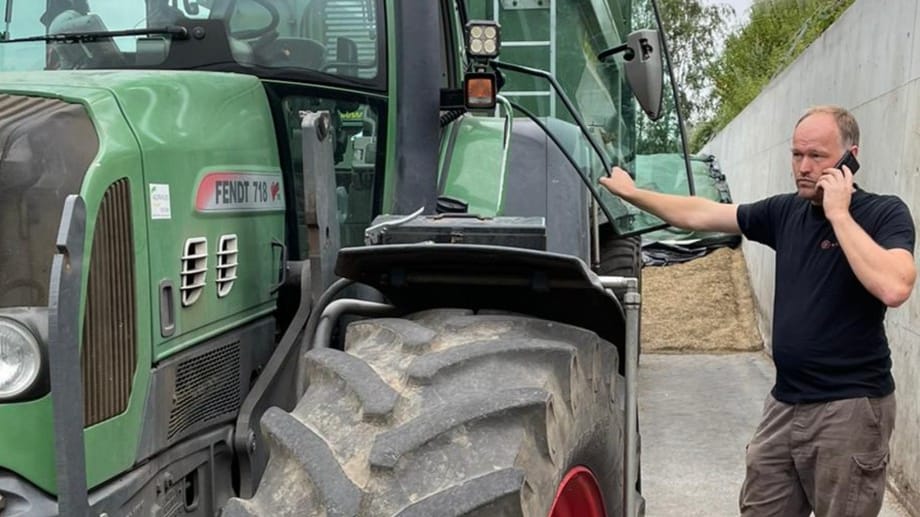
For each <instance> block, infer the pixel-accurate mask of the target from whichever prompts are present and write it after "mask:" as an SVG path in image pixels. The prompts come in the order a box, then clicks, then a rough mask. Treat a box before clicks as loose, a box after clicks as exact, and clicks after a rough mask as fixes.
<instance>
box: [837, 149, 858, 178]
mask: <svg viewBox="0 0 920 517" xmlns="http://www.w3.org/2000/svg"><path fill="white" fill-rule="evenodd" d="M844 165H846V166H847V167H849V168H850V172H851V173H853V174H856V171H858V170H859V162H858V161H856V157H855V156H853V153H851V152H850V150H849V149H847V152H845V153H843V156H842V157H841V158H840V161H839V162H837V165H834V168H835V169H840V170H843V166H844Z"/></svg>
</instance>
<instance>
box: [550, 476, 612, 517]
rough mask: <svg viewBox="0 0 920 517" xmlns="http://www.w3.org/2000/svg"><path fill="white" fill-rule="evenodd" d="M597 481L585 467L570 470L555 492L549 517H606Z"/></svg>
mask: <svg viewBox="0 0 920 517" xmlns="http://www.w3.org/2000/svg"><path fill="white" fill-rule="evenodd" d="M606 515H607V512H606V511H604V499H603V497H602V496H601V491H600V488H598V486H597V479H596V478H595V477H594V474H592V473H591V471H590V470H588V469H587V468H585V467H581V466H579V467H575V468H573V469H572V470H570V471H569V472H568V473H567V474H566V475H565V477H563V478H562V482H561V483H559V490H558V491H557V492H556V499H555V500H554V501H553V508H552V510H550V511H549V517H606Z"/></svg>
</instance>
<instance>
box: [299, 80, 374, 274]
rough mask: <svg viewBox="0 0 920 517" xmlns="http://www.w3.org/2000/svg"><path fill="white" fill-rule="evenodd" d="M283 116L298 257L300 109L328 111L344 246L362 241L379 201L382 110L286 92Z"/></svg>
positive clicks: (303, 250)
mask: <svg viewBox="0 0 920 517" xmlns="http://www.w3.org/2000/svg"><path fill="white" fill-rule="evenodd" d="M282 107H283V110H284V116H285V119H286V121H287V124H286V125H287V128H288V130H287V135H286V136H287V137H288V140H289V145H290V149H291V150H292V151H293V153H292V156H291V163H290V164H289V165H288V167H289V170H291V171H293V172H294V174H293V178H294V185H293V188H294V194H295V202H296V205H297V224H298V225H299V230H298V234H299V237H300V238H299V241H300V249H299V250H297V252H298V253H299V257H300V258H304V257H306V256H307V254H308V252H309V249H308V246H307V241H306V235H307V228H306V226H305V225H304V224H305V223H304V221H305V218H304V210H305V202H304V191H303V183H304V179H303V174H302V172H301V171H303V157H302V156H301V155H300V150H301V148H302V147H301V141H300V139H301V131H300V112H301V111H328V112H329V113H330V114H331V115H332V125H333V128H334V129H335V136H334V138H335V142H334V144H333V145H334V148H335V151H334V153H335V154H334V157H333V159H334V161H335V176H336V202H337V216H338V221H339V230H340V233H341V242H342V246H360V245H363V244H364V229H365V228H367V227H368V226H369V225H370V222H371V220H372V219H373V218H374V216H375V215H377V214H376V213H375V210H376V208H375V207H376V206H377V205H378V204H379V202H378V200H377V198H378V197H379V193H378V187H379V186H380V185H381V181H380V180H381V179H382V178H381V177H380V175H378V172H379V169H378V166H382V164H383V159H382V156H383V155H382V153H384V152H385V147H384V145H383V142H380V141H378V139H379V137H380V130H381V129H382V128H381V127H380V122H381V120H380V115H379V113H380V112H379V110H378V108H377V107H375V106H372V105H370V104H366V103H362V102H355V101H349V100H342V99H329V98H321V97H308V96H302V95H289V96H286V97H284V99H283V101H282ZM381 174H382V173H381Z"/></svg>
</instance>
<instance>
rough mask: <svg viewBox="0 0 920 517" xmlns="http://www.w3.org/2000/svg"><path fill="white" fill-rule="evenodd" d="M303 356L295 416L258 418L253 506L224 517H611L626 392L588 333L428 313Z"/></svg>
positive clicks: (613, 360) (365, 326) (350, 333)
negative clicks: (264, 445) (264, 455)
mask: <svg viewBox="0 0 920 517" xmlns="http://www.w3.org/2000/svg"><path fill="white" fill-rule="evenodd" d="M306 357H307V359H308V363H309V368H308V377H309V388H308V389H307V391H306V393H305V394H304V396H303V398H302V399H301V400H300V402H299V403H298V404H297V407H296V408H295V409H294V410H293V411H292V412H291V413H286V412H284V411H281V410H279V409H277V408H272V409H270V410H269V411H268V412H266V414H265V416H264V418H263V420H262V428H263V430H264V432H265V433H266V437H267V441H268V443H269V444H270V447H271V451H270V459H269V462H268V466H267V468H266V471H265V474H264V476H263V477H262V481H261V484H260V486H259V488H258V490H257V492H256V495H255V497H254V498H252V499H250V500H240V499H234V500H231V501H230V503H229V504H228V506H227V507H226V508H225V509H224V513H223V515H224V516H241V515H246V516H249V515H276V516H281V515H305V516H310V515H326V516H330V517H331V516H355V515H361V516H387V517H389V516H394V515H395V516H402V517H410V516H420V517H421V516H424V517H433V516H444V517H454V516H481V517H484V516H532V517H545V516H547V515H549V516H551V517H570V516H574V515H579V516H587V517H595V516H597V517H601V516H605V515H621V514H622V501H621V498H622V493H623V478H622V471H623V437H624V425H623V413H624V410H623V407H624V406H623V400H622V399H621V394H622V392H623V380H622V377H620V376H619V375H617V373H616V372H617V351H616V348H615V347H614V346H613V345H611V344H610V343H608V342H606V341H603V340H602V339H600V338H598V336H597V335H596V334H594V333H593V332H590V331H587V330H584V329H580V328H576V327H572V326H569V325H564V324H560V323H556V322H551V321H545V320H539V319H533V318H528V317H521V316H511V315H504V314H491V315H473V314H472V313H471V312H469V311H462V310H448V309H444V310H432V311H425V312H421V313H417V314H414V315H412V316H410V317H408V318H405V319H400V318H393V319H371V320H363V321H358V322H354V323H352V324H351V325H349V327H348V330H347V333H346V337H345V351H340V350H333V349H319V350H312V351H310V352H309V353H307V356H306Z"/></svg>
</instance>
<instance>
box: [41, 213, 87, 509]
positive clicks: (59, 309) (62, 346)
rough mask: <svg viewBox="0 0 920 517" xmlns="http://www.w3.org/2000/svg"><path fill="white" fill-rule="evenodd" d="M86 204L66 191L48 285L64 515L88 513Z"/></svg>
mask: <svg viewBox="0 0 920 517" xmlns="http://www.w3.org/2000/svg"><path fill="white" fill-rule="evenodd" d="M85 239H86V205H85V204H84V203H83V198H81V197H80V196H77V195H70V196H67V199H66V200H65V201H64V210H63V213H62V214H61V224H60V227H59V228H58V235H57V241H56V243H55V244H56V246H57V254H55V255H54V259H53V262H52V263H51V286H50V289H49V290H48V309H49V310H48V341H49V343H48V364H49V370H50V373H51V407H52V414H53V415H54V419H53V422H54V465H55V474H56V475H57V493H58V508H59V509H60V512H61V515H75V516H77V515H79V516H86V515H89V510H90V508H89V499H88V496H87V482H86V452H85V448H84V447H85V445H84V441H83V379H82V377H81V372H80V292H81V290H80V285H81V282H82V280H83V242H84V240H85Z"/></svg>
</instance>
